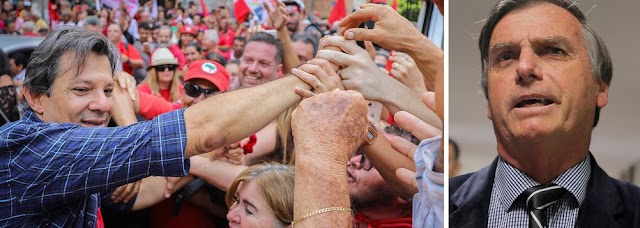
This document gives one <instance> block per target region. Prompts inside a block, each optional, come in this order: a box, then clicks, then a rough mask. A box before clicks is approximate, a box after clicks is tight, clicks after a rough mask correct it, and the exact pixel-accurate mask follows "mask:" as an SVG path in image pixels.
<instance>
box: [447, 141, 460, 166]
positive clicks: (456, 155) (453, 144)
mask: <svg viewBox="0 0 640 228" xmlns="http://www.w3.org/2000/svg"><path fill="white" fill-rule="evenodd" d="M449 146H451V147H453V155H454V157H453V159H454V160H456V161H458V159H459V158H460V147H459V146H458V143H457V142H456V141H455V140H453V139H452V138H451V137H449Z"/></svg>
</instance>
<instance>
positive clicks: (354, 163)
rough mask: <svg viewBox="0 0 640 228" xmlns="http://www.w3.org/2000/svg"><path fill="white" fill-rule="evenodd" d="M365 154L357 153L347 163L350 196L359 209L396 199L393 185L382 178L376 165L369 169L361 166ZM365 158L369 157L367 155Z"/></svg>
mask: <svg viewBox="0 0 640 228" xmlns="http://www.w3.org/2000/svg"><path fill="white" fill-rule="evenodd" d="M362 156H363V155H361V154H360V155H356V156H353V157H351V159H349V163H347V183H348V185H349V198H350V199H351V202H352V203H353V205H354V207H356V209H357V210H366V209H367V208H372V207H375V206H376V205H383V204H385V203H387V202H389V200H396V199H397V198H398V196H396V195H395V194H394V193H393V191H392V190H391V187H390V186H389V185H388V184H387V183H386V182H385V181H384V179H382V176H381V175H380V173H379V172H378V170H376V168H375V167H373V168H371V170H369V171H367V170H365V169H363V167H361V166H360V160H361V159H362ZM365 159H368V158H366V157H365Z"/></svg>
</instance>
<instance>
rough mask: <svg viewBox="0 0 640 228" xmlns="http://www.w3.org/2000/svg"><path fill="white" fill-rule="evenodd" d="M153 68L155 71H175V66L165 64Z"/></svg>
mask: <svg viewBox="0 0 640 228" xmlns="http://www.w3.org/2000/svg"><path fill="white" fill-rule="evenodd" d="M153 68H154V69H156V71H165V70H166V69H169V70H170V71H174V70H176V65H170V64H165V65H158V66H154V67H153Z"/></svg>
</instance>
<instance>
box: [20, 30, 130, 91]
mask: <svg viewBox="0 0 640 228" xmlns="http://www.w3.org/2000/svg"><path fill="white" fill-rule="evenodd" d="M66 53H72V54H73V55H72V56H70V58H73V59H69V60H67V61H69V62H70V63H77V65H76V66H75V67H76V74H79V73H80V71H81V70H82V68H83V67H84V64H85V61H86V59H87V57H88V55H89V54H91V53H95V54H97V55H101V56H107V57H108V58H109V63H110V65H111V73H112V74H113V72H114V70H115V68H116V63H117V62H119V58H120V54H118V53H119V52H118V49H117V48H116V47H115V46H113V44H111V43H110V42H109V41H108V40H107V38H106V37H105V36H103V35H102V34H99V33H95V32H90V31H87V30H84V29H82V28H79V27H72V26H65V27H62V28H60V29H59V30H56V31H55V32H53V33H51V34H49V35H48V36H47V38H46V39H44V41H42V43H40V45H38V47H36V49H35V50H33V54H32V55H31V60H30V62H29V64H28V66H27V69H26V73H25V80H24V85H25V86H26V87H28V88H29V92H30V93H31V94H32V95H42V94H46V95H47V96H51V86H52V85H53V82H54V81H55V80H56V79H57V78H58V77H60V75H61V74H62V73H63V72H64V71H66V70H71V69H72V68H73V66H70V67H69V69H61V68H62V67H64V66H63V65H62V61H63V56H65V55H64V54H66Z"/></svg>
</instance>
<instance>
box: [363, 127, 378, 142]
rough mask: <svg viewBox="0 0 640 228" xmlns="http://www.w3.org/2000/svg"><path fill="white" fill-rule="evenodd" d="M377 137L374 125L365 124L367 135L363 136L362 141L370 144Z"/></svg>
mask: <svg viewBox="0 0 640 228" xmlns="http://www.w3.org/2000/svg"><path fill="white" fill-rule="evenodd" d="M377 137H378V131H377V130H376V127H375V126H373V124H372V123H369V126H367V135H366V137H365V138H364V141H365V142H367V144H369V145H371V144H373V142H374V141H376V138H377Z"/></svg>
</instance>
